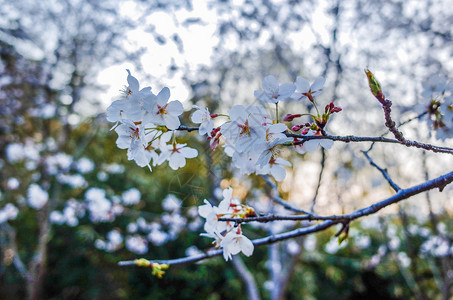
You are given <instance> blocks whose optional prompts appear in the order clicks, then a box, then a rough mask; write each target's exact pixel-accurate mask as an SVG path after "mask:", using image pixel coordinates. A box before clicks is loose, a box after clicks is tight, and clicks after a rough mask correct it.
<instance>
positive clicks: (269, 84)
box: [263, 75, 278, 91]
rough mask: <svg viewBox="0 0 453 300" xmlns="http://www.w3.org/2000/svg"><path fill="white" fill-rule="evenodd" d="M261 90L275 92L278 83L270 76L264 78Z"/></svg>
mask: <svg viewBox="0 0 453 300" xmlns="http://www.w3.org/2000/svg"><path fill="white" fill-rule="evenodd" d="M263 89H264V90H269V91H277V90H278V81H277V79H276V78H275V77H274V76H272V75H269V76H266V77H264V80H263Z"/></svg>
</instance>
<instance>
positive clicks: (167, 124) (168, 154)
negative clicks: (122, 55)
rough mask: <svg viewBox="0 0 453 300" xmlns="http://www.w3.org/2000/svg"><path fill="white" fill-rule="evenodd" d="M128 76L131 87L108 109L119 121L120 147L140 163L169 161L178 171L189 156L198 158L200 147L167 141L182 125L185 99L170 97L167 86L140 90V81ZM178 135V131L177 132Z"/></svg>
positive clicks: (155, 163) (108, 113)
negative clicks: (180, 119) (190, 146)
mask: <svg viewBox="0 0 453 300" xmlns="http://www.w3.org/2000/svg"><path fill="white" fill-rule="evenodd" d="M127 71H128V73H129V75H128V76H127V82H128V84H129V85H128V86H127V87H126V88H125V90H124V91H123V94H124V95H123V97H122V98H121V99H119V100H117V101H115V102H113V103H112V104H111V105H110V106H109V107H108V108H107V120H108V121H110V122H116V125H115V126H114V128H115V131H116V132H117V133H118V139H117V141H116V144H117V146H118V148H120V149H127V157H128V159H129V160H134V161H135V162H136V163H137V165H139V166H141V167H144V166H148V167H149V168H150V169H151V163H152V165H153V166H156V165H160V164H162V163H164V162H165V161H168V162H169V164H170V167H171V168H172V169H174V170H176V169H178V168H180V167H183V166H185V164H186V158H194V157H196V156H197V155H198V152H197V150H195V149H192V148H189V147H186V145H185V144H177V143H176V142H175V140H174V139H173V140H172V143H171V144H167V143H168V142H169V141H170V139H171V137H172V132H170V131H169V130H176V129H177V128H178V127H179V125H180V124H181V123H180V121H179V116H180V115H181V114H182V113H183V111H184V109H183V106H182V104H181V102H179V101H177V100H175V101H171V102H168V100H169V99H170V90H169V89H168V88H167V87H165V88H163V89H162V90H161V91H160V92H159V93H158V94H157V95H155V94H153V93H152V92H151V88H150V87H145V88H143V89H141V90H140V85H139V82H138V80H137V79H136V78H135V77H133V76H132V75H131V73H130V72H129V70H127ZM173 136H174V132H173Z"/></svg>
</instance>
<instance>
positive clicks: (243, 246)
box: [220, 226, 254, 261]
mask: <svg viewBox="0 0 453 300" xmlns="http://www.w3.org/2000/svg"><path fill="white" fill-rule="evenodd" d="M220 246H221V247H222V248H223V257H224V258H225V260H226V261H228V260H229V259H231V258H232V255H236V254H238V253H239V252H242V253H244V254H245V255H246V256H250V255H252V254H253V249H254V246H253V243H252V241H251V240H249V239H248V238H247V237H246V236H244V235H243V234H242V232H241V228H240V226H238V227H237V228H233V229H232V230H231V231H230V232H228V233H227V234H226V235H225V237H224V238H223V239H222V241H221V242H220Z"/></svg>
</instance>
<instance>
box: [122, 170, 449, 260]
mask: <svg viewBox="0 0 453 300" xmlns="http://www.w3.org/2000/svg"><path fill="white" fill-rule="evenodd" d="M451 182H453V172H450V173H447V174H445V175H442V176H439V177H437V178H435V179H432V180H429V181H426V182H423V183H421V184H419V185H416V186H413V187H410V188H407V189H401V190H399V191H398V193H396V194H395V195H393V196H391V197H389V198H386V199H384V200H382V201H380V202H378V203H375V204H373V205H370V206H368V207H365V208H362V209H358V210H356V211H354V212H352V213H350V214H346V215H340V216H330V217H324V218H328V219H327V220H325V221H323V222H321V223H319V224H316V225H312V226H309V227H303V228H297V229H295V230H292V231H288V232H284V233H280V234H276V235H271V236H268V237H264V238H260V239H256V240H253V241H252V242H253V244H254V245H255V246H262V245H267V244H273V243H276V242H280V241H283V240H287V239H290V238H295V237H299V236H303V235H308V234H311V233H314V232H319V231H323V230H325V229H327V228H329V227H331V226H333V225H335V224H339V223H343V224H344V223H345V222H350V221H352V220H355V219H358V218H361V217H364V216H367V215H371V214H374V213H376V212H378V211H379V210H381V209H382V208H384V207H387V206H389V205H391V204H394V203H398V202H399V201H402V200H404V199H407V198H410V197H412V196H414V195H417V194H420V193H423V192H425V191H428V190H432V189H435V188H438V189H439V190H440V191H442V190H443V189H444V188H445V186H446V185H448V184H450V183H451ZM288 217H291V216H288ZM293 217H296V216H293ZM299 217H310V216H299ZM258 218H259V217H258ZM249 219H251V218H246V219H242V220H249ZM233 220H234V221H235V222H236V221H238V220H239V219H238V220H236V219H233ZM254 221H256V220H254ZM222 253H223V251H222V250H213V251H209V252H207V253H203V254H199V255H194V256H190V257H183V258H177V259H170V260H155V261H151V263H159V264H168V265H181V264H188V263H194V262H197V261H201V260H204V259H206V258H211V257H215V256H219V255H221V254H222ZM135 264H136V263H135V261H120V262H119V263H118V265H119V266H132V265H135Z"/></svg>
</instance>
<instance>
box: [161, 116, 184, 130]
mask: <svg viewBox="0 0 453 300" xmlns="http://www.w3.org/2000/svg"><path fill="white" fill-rule="evenodd" d="M164 121H165V126H167V127H168V129H170V130H176V129H178V127H179V125H181V122H180V121H179V118H178V117H177V116H172V115H167V116H166V117H165V118H164Z"/></svg>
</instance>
